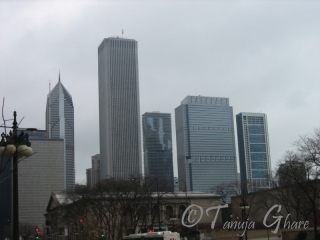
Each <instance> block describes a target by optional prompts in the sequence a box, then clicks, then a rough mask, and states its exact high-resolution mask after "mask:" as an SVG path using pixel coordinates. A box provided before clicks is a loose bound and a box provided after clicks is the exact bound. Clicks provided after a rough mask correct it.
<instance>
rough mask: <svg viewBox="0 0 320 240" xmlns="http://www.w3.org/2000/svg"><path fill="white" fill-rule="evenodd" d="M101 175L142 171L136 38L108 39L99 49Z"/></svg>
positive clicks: (123, 174) (126, 174) (108, 176)
mask: <svg viewBox="0 0 320 240" xmlns="http://www.w3.org/2000/svg"><path fill="white" fill-rule="evenodd" d="M98 68H99V126H100V177H101V180H102V179H105V178H110V177H115V178H130V177H131V176H133V175H137V174H141V173H142V159H141V142H140V141H141V140H140V139H141V133H140V102H139V75H138V45H137V41H135V40H132V39H124V38H113V37H112V38H106V39H104V40H103V41H102V43H101V44H100V46H99V48H98Z"/></svg>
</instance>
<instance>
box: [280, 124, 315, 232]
mask: <svg viewBox="0 0 320 240" xmlns="http://www.w3.org/2000/svg"><path fill="white" fill-rule="evenodd" d="M295 146H296V147H297V150H296V151H295V152H287V153H286V154H285V155H284V157H283V158H282V159H281V164H280V165H279V170H278V175H279V183H280V186H279V187H278V189H277V192H278V197H279V200H281V203H282V204H284V205H285V206H286V205H287V207H288V209H294V211H295V212H296V215H297V217H299V216H300V215H301V216H302V217H303V218H304V219H307V218H308V217H309V216H310V215H311V216H313V218H312V219H313V220H312V224H313V226H314V236H315V238H316V236H317V234H318V230H317V225H318V218H317V213H318V209H319V206H320V201H319V200H320V181H319V177H320V171H319V170H320V130H319V129H316V130H315V134H314V135H313V136H311V137H308V136H303V137H300V138H299V140H298V141H296V142H295ZM283 176H285V177H283ZM281 179H286V180H285V181H283V180H281ZM289 211H290V210H289Z"/></svg>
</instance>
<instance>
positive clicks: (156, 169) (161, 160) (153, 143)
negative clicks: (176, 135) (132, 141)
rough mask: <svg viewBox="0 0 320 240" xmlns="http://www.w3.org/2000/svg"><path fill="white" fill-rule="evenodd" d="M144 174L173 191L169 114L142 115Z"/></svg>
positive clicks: (148, 113)
mask: <svg viewBox="0 0 320 240" xmlns="http://www.w3.org/2000/svg"><path fill="white" fill-rule="evenodd" d="M142 128H143V153H144V174H145V176H146V177H153V178H156V179H157V180H158V181H159V183H162V184H164V185H165V186H166V187H167V188H166V189H167V190H168V191H173V181H174V180H173V161H172V131H171V115H170V113H160V112H147V113H145V114H143V115H142Z"/></svg>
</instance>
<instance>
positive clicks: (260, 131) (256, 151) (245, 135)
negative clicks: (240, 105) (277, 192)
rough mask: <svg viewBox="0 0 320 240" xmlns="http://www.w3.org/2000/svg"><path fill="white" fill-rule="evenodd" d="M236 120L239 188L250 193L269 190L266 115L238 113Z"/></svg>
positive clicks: (269, 166) (269, 171) (269, 167)
mask: <svg viewBox="0 0 320 240" xmlns="http://www.w3.org/2000/svg"><path fill="white" fill-rule="evenodd" d="M236 119H237V132H238V149H239V163H240V175H241V188H242V190H243V191H244V192H247V191H249V192H252V191H257V190H262V189H266V188H270V173H271V165H270V164H271V161H270V150H269V149H270V148H269V136H268V124H267V115H266V114H264V113H239V114H237V116H236Z"/></svg>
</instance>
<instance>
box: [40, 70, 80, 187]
mask: <svg viewBox="0 0 320 240" xmlns="http://www.w3.org/2000/svg"><path fill="white" fill-rule="evenodd" d="M46 130H47V132H48V138H52V139H64V140H65V141H64V142H65V151H64V152H65V156H64V159H65V161H64V165H65V178H64V179H65V181H66V182H65V189H66V190H73V189H74V184H75V170H74V110H73V103H72V97H71V95H70V93H69V92H68V91H67V89H66V88H65V87H64V86H63V85H62V83H61V80H60V73H59V82H58V83H57V84H56V86H55V87H54V88H53V89H52V90H51V91H50V92H49V94H48V96H47V107H46Z"/></svg>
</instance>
